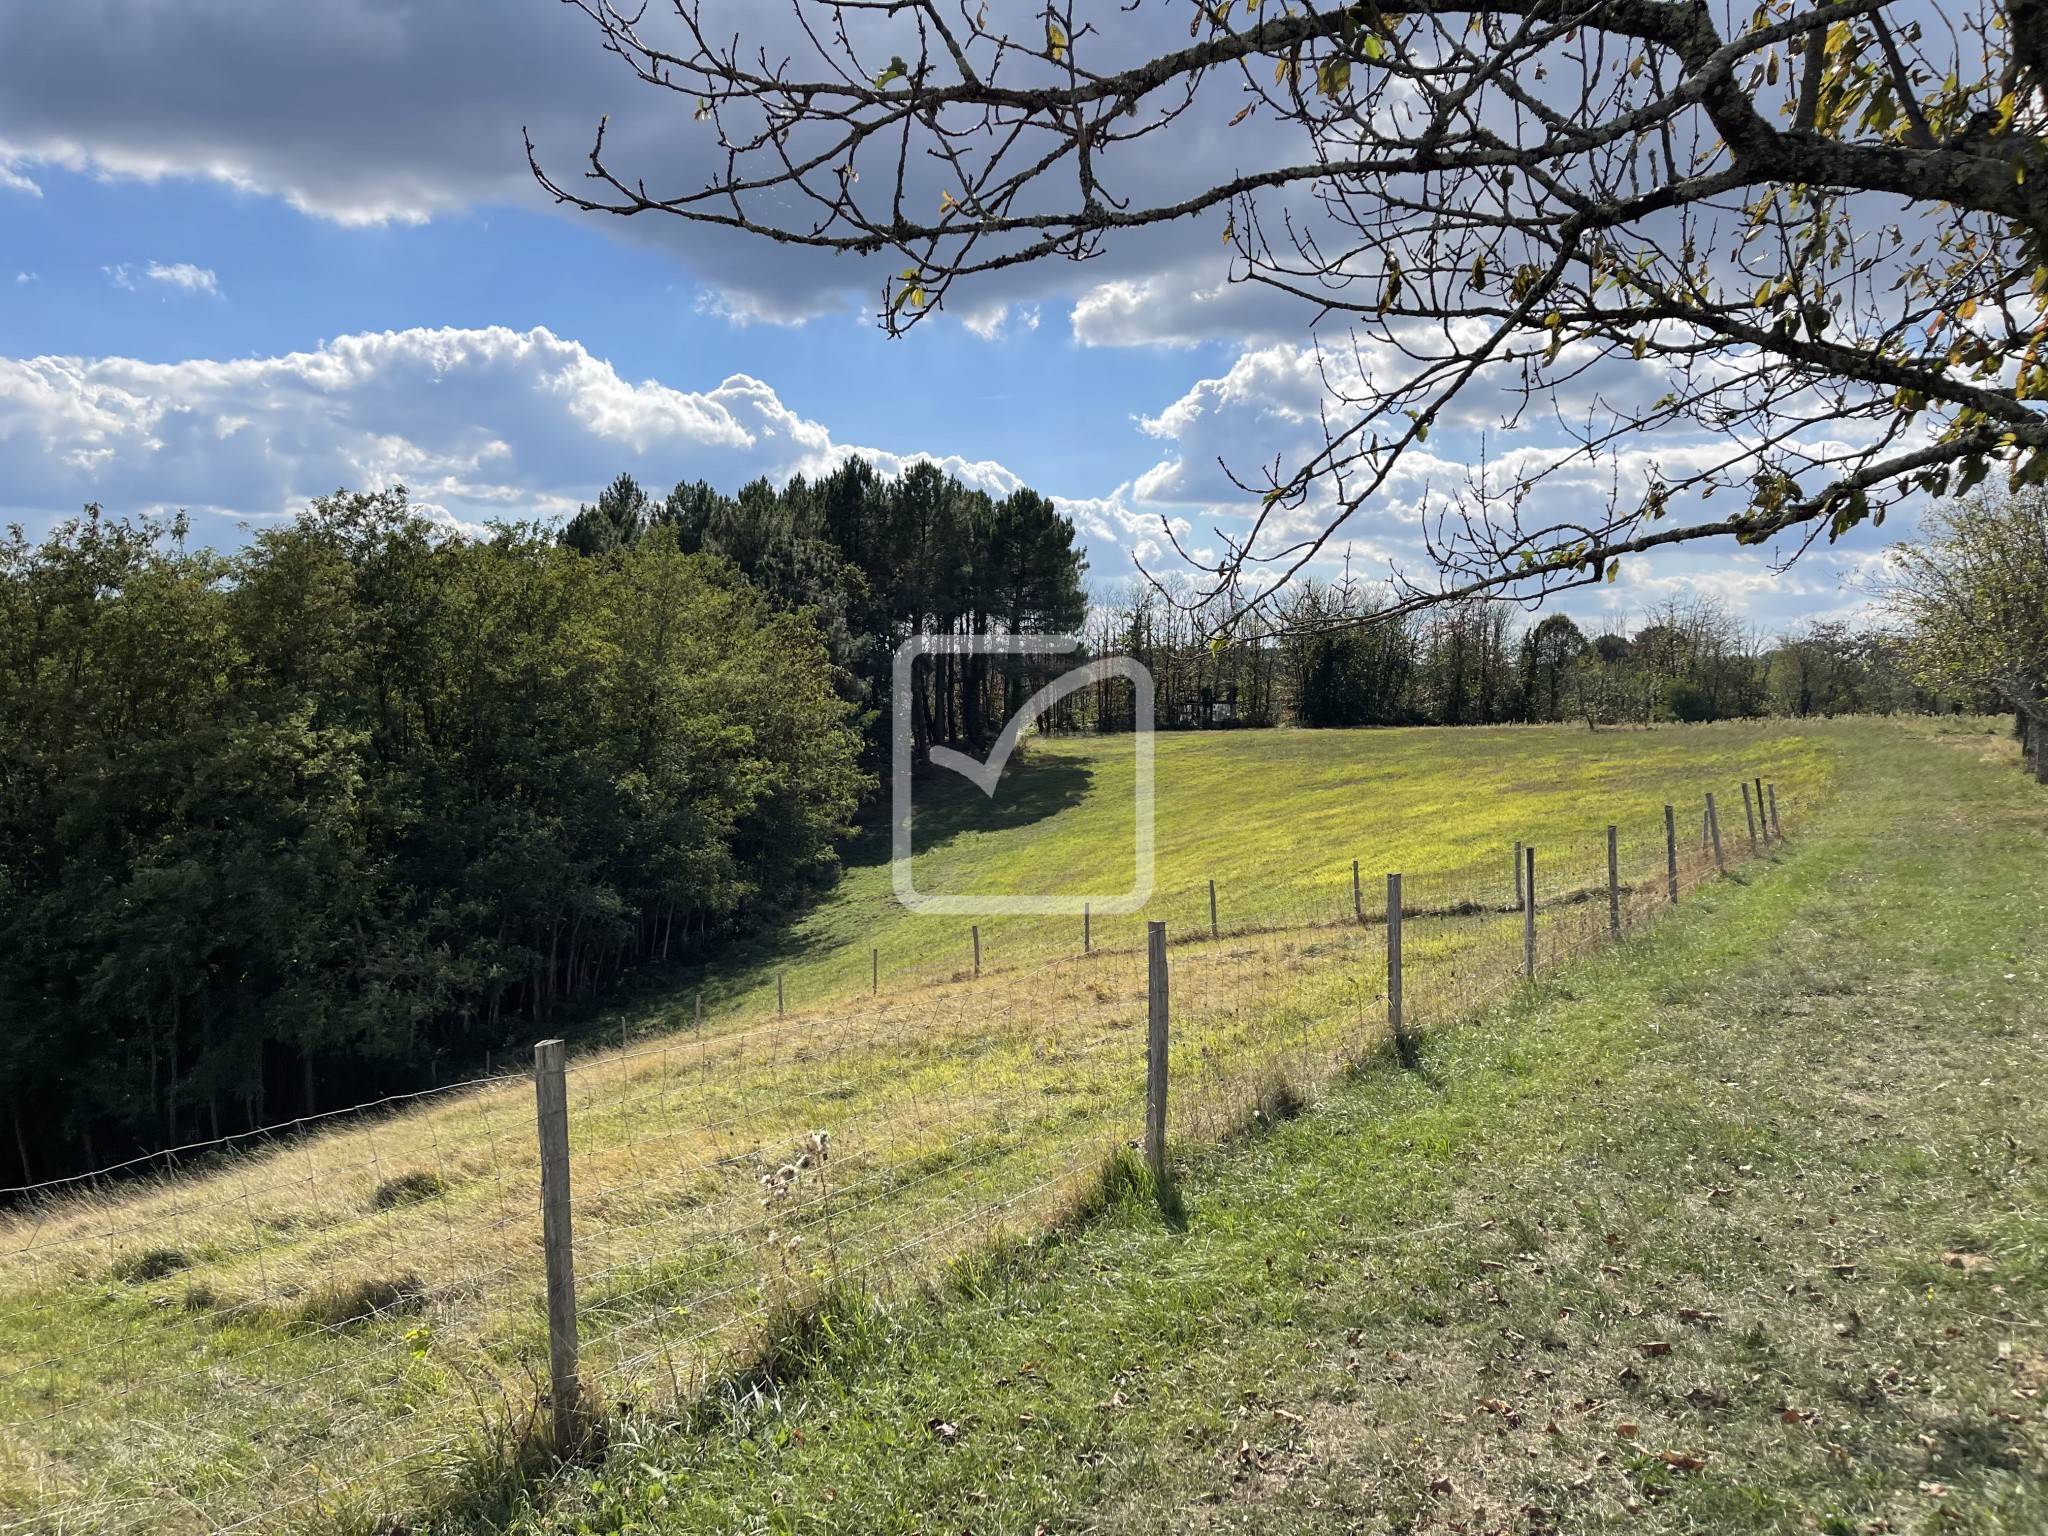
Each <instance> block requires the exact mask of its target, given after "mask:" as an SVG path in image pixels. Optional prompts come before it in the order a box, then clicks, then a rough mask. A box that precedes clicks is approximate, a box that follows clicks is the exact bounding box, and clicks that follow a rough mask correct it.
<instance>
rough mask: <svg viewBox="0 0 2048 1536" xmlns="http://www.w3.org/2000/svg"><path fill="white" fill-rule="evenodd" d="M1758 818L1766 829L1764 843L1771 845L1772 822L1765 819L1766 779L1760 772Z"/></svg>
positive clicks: (1757, 798) (1758, 777)
mask: <svg viewBox="0 0 2048 1536" xmlns="http://www.w3.org/2000/svg"><path fill="white" fill-rule="evenodd" d="M1756 819H1757V822H1758V824H1759V825H1760V826H1762V828H1763V831H1764V845H1765V846H1766V847H1769V846H1770V841H1771V824H1770V823H1769V822H1768V821H1766V820H1764V780H1763V775H1762V774H1758V775H1757V779H1756Z"/></svg>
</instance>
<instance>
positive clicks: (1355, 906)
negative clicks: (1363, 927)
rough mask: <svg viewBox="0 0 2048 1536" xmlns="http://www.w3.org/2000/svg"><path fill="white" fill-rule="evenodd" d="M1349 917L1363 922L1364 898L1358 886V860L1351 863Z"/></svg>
mask: <svg viewBox="0 0 2048 1536" xmlns="http://www.w3.org/2000/svg"><path fill="white" fill-rule="evenodd" d="M1351 915H1352V916H1353V917H1355V918H1357V919H1358V921H1360V922H1361V923H1362V922H1364V921H1365V896H1364V893H1363V892H1362V891H1360V889H1359V886H1358V860H1356V859H1353V860H1352V861H1351Z"/></svg>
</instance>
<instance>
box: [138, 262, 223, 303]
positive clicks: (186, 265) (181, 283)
mask: <svg viewBox="0 0 2048 1536" xmlns="http://www.w3.org/2000/svg"><path fill="white" fill-rule="evenodd" d="M143 276H145V277H147V278H149V279H151V280H152V281H154V282H159V283H165V284H168V285H169V286H170V287H173V288H182V289H183V290H184V291H185V292H187V293H210V294H214V295H216V296H218V295H219V293H220V283H219V281H218V280H217V279H216V278H215V277H214V275H213V269H212V268H211V267H195V266H193V265H192V263H191V262H189V261H179V262H173V263H172V264H171V265H169V266H165V265H164V264H163V263H162V262H160V261H152V262H151V263H150V264H149V266H148V267H147V268H146V269H145V270H144V272H143Z"/></svg>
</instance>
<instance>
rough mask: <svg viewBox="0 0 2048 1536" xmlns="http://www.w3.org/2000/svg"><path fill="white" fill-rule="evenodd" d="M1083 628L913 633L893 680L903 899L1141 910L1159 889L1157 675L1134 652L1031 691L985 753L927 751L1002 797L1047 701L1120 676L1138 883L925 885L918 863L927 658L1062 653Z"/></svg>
mask: <svg viewBox="0 0 2048 1536" xmlns="http://www.w3.org/2000/svg"><path fill="white" fill-rule="evenodd" d="M1080 644H1081V640H1080V637H1079V636H1075V635H913V636H911V637H910V638H909V639H908V640H906V641H904V642H903V644H902V645H900V646H898V647H897V650H896V657H895V663H894V667H893V682H892V686H891V690H890V691H891V702H890V714H891V717H892V720H891V727H892V728H891V733H890V734H891V745H892V749H893V750H892V751H891V753H890V759H891V764H890V778H891V780H892V781H893V787H892V793H891V801H892V814H891V816H890V826H889V866H890V883H891V884H892V885H893V887H894V888H895V893H896V899H897V900H898V901H899V902H901V903H902V904H903V906H904V907H905V909H907V910H908V911H911V912H917V913H922V914H925V915H927V916H939V915H952V916H969V915H982V916H992V915H996V914H1003V913H1008V914H1012V915H1022V914H1033V915H1040V916H1049V915H1052V914H1055V913H1060V914H1065V915H1068V916H1072V917H1080V916H1081V915H1082V914H1083V913H1085V912H1088V911H1090V910H1092V911H1093V912H1094V913H1095V914H1096V915H1097V916H1098V917H1102V916H1109V915H1111V914H1114V913H1120V912H1135V911H1137V910H1138V909H1139V908H1140V907H1142V906H1144V904H1145V903H1146V901H1147V900H1149V899H1150V897H1151V895H1152V862H1153V849H1154V837H1153V828H1152V807H1153V781H1152V758H1153V752H1152V727H1153V718H1152V701H1153V687H1152V674H1151V673H1150V672H1148V671H1146V670H1145V667H1144V665H1143V663H1141V662H1139V661H1138V660H1137V659H1136V658H1135V657H1130V656H1102V657H1097V658H1096V659H1095V660H1093V661H1090V662H1088V663H1086V664H1085V665H1083V666H1079V667H1076V668H1074V669H1073V670H1072V671H1071V672H1067V673H1064V674H1063V675H1061V676H1060V677H1058V678H1055V679H1054V680H1053V681H1052V682H1050V683H1048V684H1046V685H1045V686H1044V687H1043V688H1040V689H1039V690H1038V691H1037V692H1035V693H1033V694H1032V695H1031V697H1030V698H1029V699H1027V700H1025V702H1024V706H1023V708H1021V709H1019V710H1018V711H1017V712H1016V714H1014V715H1012V716H1011V717H1010V719H1009V721H1008V722H1007V723H1006V724H1005V725H1004V726H1003V729H1002V733H1001V734H1000V735H999V736H997V737H996V739H995V741H994V742H993V743H992V744H991V745H990V747H989V750H988V755H987V756H986V757H985V758H984V757H977V756H975V755H974V754H973V753H971V752H960V751H956V750H955V749H954V748H952V747H943V746H931V747H927V748H926V749H925V757H926V760H927V761H928V762H930V763H931V765H932V766H933V767H935V768H944V769H946V770H948V771H949V772H952V773H957V774H959V775H960V776H961V777H963V778H965V779H968V780H969V781H971V782H972V783H973V784H975V785H976V786H977V787H978V788H979V789H980V790H981V792H982V793H983V794H984V795H987V796H988V797H989V798H990V799H994V798H995V793H996V790H997V788H998V787H999V786H1000V785H1001V783H1002V777H1003V770H1004V769H1005V768H1006V767H1008V766H1009V763H1010V759H1011V758H1012V757H1013V756H1015V754H1016V751H1017V742H1018V738H1020V737H1021V736H1022V735H1023V734H1024V732H1025V730H1026V729H1027V728H1028V727H1029V726H1030V725H1031V724H1032V723H1033V722H1034V721H1036V720H1039V719H1041V718H1042V717H1043V716H1044V715H1045V713H1046V711H1047V710H1049V709H1051V708H1052V707H1053V706H1054V705H1055V704H1057V703H1059V701H1060V700H1061V699H1063V698H1065V697H1066V696H1067V695H1068V694H1070V693H1076V692H1078V691H1080V690H1081V689H1083V688H1087V687H1089V686H1091V685H1093V684H1098V683H1105V682H1108V681H1110V680H1112V679H1119V680H1121V681H1123V682H1125V683H1128V684H1129V685H1130V689H1131V692H1130V700H1131V717H1130V718H1131V736H1130V739H1131V743H1132V749H1133V751H1132V767H1131V790H1132V805H1131V818H1132V819H1131V823H1130V825H1131V832H1132V848H1131V858H1132V871H1131V884H1130V885H1129V886H1128V887H1127V888H1126V889H1124V890H1122V891H1113V890H1112V891H1086V890H1083V891H1074V892H1070V893H1068V894H1064V895H1048V894H1044V893H1042V892H1040V891H1015V892H1007V893H1006V892H1001V891H988V892H982V891H975V892H972V893H971V894H970V893H968V892H959V893H954V892H939V891H920V890H919V889H918V888H917V882H916V880H915V879H914V878H913V875H912V868H911V863H912V861H911V854H912V837H911V815H912V810H911V798H912V796H911V788H912V780H913V779H914V777H915V775H914V774H913V772H912V769H913V767H914V766H915V760H916V756H917V750H916V748H917V735H918V732H917V729H916V722H917V719H918V712H919V710H920V709H921V708H922V707H923V706H922V705H921V703H920V694H919V691H918V689H917V687H916V678H915V674H916V669H917V664H918V662H919V661H920V660H923V659H925V658H927V657H933V656H1060V655H1070V654H1072V653H1073V652H1074V651H1075V650H1077V649H1079V647H1080Z"/></svg>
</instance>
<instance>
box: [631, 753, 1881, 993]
mask: <svg viewBox="0 0 2048 1536" xmlns="http://www.w3.org/2000/svg"><path fill="white" fill-rule="evenodd" d="M1840 740H1841V733H1840V732H1839V731H1838V730H1835V729H1832V728H1830V727H1828V726H1825V725H1817V726H1815V727H1813V728H1811V729H1801V728H1799V727H1797V726H1793V725H1790V724H1788V723H1787V722H1783V721H1769V722H1760V723H1756V724H1748V723H1742V722H1727V723H1723V724H1719V725H1712V726H1675V727H1665V728H1661V729H1658V730H1654V731H1604V732H1599V733H1591V732H1587V731H1585V730H1582V729H1578V728H1575V727H1571V726H1543V727H1526V726H1502V727H1489V728H1469V727H1466V728H1459V729H1455V730H1445V729H1426V730H1386V731H1244V732H1214V733H1180V734H1169V735H1163V736H1161V737H1159V738H1158V748H1157V758H1156V766H1155V773H1156V780H1157V791H1156V792H1157V814H1156V822H1157V827H1158V847H1157V881H1156V886H1155V890H1154V895H1153V898H1152V900H1151V901H1150V902H1149V903H1148V904H1147V907H1146V910H1145V911H1144V912H1142V913H1139V914H1136V915H1133V916H1129V917H1122V918H1103V917H1098V918H1097V919H1096V925H1095V937H1096V941H1097V942H1098V943H1108V944H1113V945H1135V944H1137V943H1139V942H1141V940H1142V933H1143V930H1142V927H1141V924H1142V923H1144V922H1145V921H1147V920H1155V921H1156V920H1163V921H1165V922H1166V923H1168V925H1169V927H1170V928H1171V929H1172V931H1175V932H1185V931H1187V930H1188V929H1189V928H1191V927H1206V926H1207V923H1208V911H1207V882H1209V881H1210V880H1214V881H1216V882H1217V886H1218V891H1219V902H1220V905H1221V909H1222V917H1223V921H1224V923H1225V925H1226V926H1228V925H1229V922H1230V919H1231V916H1232V914H1233V912H1236V913H1245V912H1256V913H1259V914H1269V913H1270V914H1275V915H1284V916H1287V917H1289V918H1292V919H1294V920H1307V919H1314V920H1322V919H1327V918H1336V917H1340V916H1342V915H1343V914H1344V913H1345V912H1347V911H1348V910H1349V909H1350V903H1351V861H1352V860H1353V859H1357V860H1359V861H1360V862H1361V864H1362V865H1363V870H1364V874H1365V877H1366V879H1367V880H1368V881H1371V880H1372V878H1373V877H1374V876H1375V875H1379V874H1384V873H1385V872H1386V871H1388V870H1407V871H1411V872H1412V871H1423V870H1427V871H1430V872H1432V873H1433V874H1434V875H1437V876H1439V877H1441V878H1443V879H1444V880H1446V881H1447V882H1450V883H1454V884H1470V883H1471V882H1473V881H1476V880H1480V879H1484V880H1485V881H1487V882H1489V883H1490V886H1491V888H1493V889H1496V890H1500V889H1505V890H1506V891H1507V893H1508V894H1510V895H1511V894H1512V878H1513V864H1512V861H1511V852H1510V850H1511V848H1512V845H1513V844H1514V843H1515V842H1516V841H1517V840H1518V839H1539V838H1540V839H1542V840H1543V841H1544V842H1545V843H1546V844H1553V843H1554V844H1563V843H1566V842H1571V843H1575V844H1578V845H1582V846H1584V847H1586V848H1591V846H1592V845H1593V843H1594V842H1595V841H1596V840H1597V839H1598V838H1599V837H1600V836H1601V835H1602V829H1603V828H1604V827H1605V826H1606V825H1607V823H1608V822H1610V821H1613V822H1617V823H1619V824H1620V826H1621V827H1622V830H1623V834H1624V836H1625V837H1626V838H1629V839H1632V840H1635V841H1636V842H1638V843H1640V844H1641V845H1642V846H1644V847H1645V848H1648V847H1649V845H1651V844H1655V845H1656V846H1657V847H1658V848H1661V846H1662V839H1663V806H1664V804H1665V803H1666V802H1667V801H1672V802H1675V803H1676V804H1677V805H1678V806H1679V808H1680V821H1679V825H1680V828H1681V831H1682V832H1683V831H1685V830H1686V829H1687V828H1688V827H1690V829H1691V830H1692V831H1694V832H1696V831H1697V827H1698V816H1699V808H1700V804H1701V797H1702V796H1703V795H1704V794H1705V793H1706V792H1707V791H1709V790H1712V791H1715V792H1717V793H1718V794H1719V795H1720V796H1721V797H1722V800H1723V804H1722V821H1723V824H1724V826H1725V827H1727V828H1728V829H1729V832H1730V834H1731V835H1735V833H1736V829H1738V828H1739V827H1740V825H1741V822H1742V813H1741V803H1740V790H1739V788H1738V781H1739V778H1740V777H1741V776H1742V775H1744V774H1748V775H1751V776H1755V775H1761V776H1763V777H1764V778H1766V779H1770V780H1774V781H1775V782H1776V783H1777V785H1778V787H1779V793H1780V795H1782V796H1785V797H1787V798H1788V799H1789V800H1790V801H1792V802H1793V803H1794V804H1798V805H1802V806H1810V805H1811V804H1813V802H1814V801H1815V800H1816V799H1817V798H1818V797H1819V796H1820V795H1821V794H1822V793H1824V792H1825V790H1826V787H1827V785H1828V783H1829V781H1830V777H1831V775H1832V772H1833V768H1834V762H1835V754H1836V752H1837V751H1838V750H1839V742H1840ZM1015 761H1016V762H1017V763H1021V768H1020V767H1019V766H1013V767H1012V768H1011V770H1010V772H1009V774H1007V775H1006V776H1005V779H1004V783H1003V787H1002V790H1001V792H1000V793H999V795H998V796H997V798H996V799H995V800H994V801H992V802H991V801H988V800H985V799H984V798H983V797H982V795H981V794H980V792H979V791H978V790H976V789H974V788H973V787H971V786H970V785H969V784H968V783H967V781H966V780H964V779H962V778H960V777H959V776H958V775H955V774H950V773H942V774H937V775H935V776H934V777H933V778H932V779H931V780H930V781H929V782H921V783H920V784H919V786H918V789H917V792H916V801H915V803H916V805H917V806H918V808H919V811H918V817H917V822H916V825H917V829H918V841H917V847H918V858H917V860H916V865H917V879H918V885H919V888H920V889H921V890H926V891H948V892H963V893H964V892H987V891H1004V892H1011V891H1025V892H1063V893H1073V892H1076V891H1090V890H1093V891H1122V890H1124V889H1126V888H1127V887H1128V886H1129V885H1130V883H1131V847H1132V833H1131V823H1130V816H1131V803H1132V779H1133V756H1132V750H1131V746H1130V743H1129V741H1128V739H1122V738H1112V739H1109V740H1107V741H1092V740H1080V741H1075V740H1062V739H1051V740H1033V741H1028V742H1026V743H1025V747H1024V751H1023V753H1022V755H1021V758H1020V759H1018V760H1015ZM1659 856H1661V855H1659ZM1371 889H1372V888H1371V886H1370V885H1368V887H1367V899H1368V901H1370V899H1371ZM971 921H973V920H972V919H967V918H928V917H922V918H921V917H915V916H911V915H907V914H905V913H904V912H903V910H902V909H901V908H900V907H899V906H897V904H896V901H895V897H894V894H893V891H892V888H891V884H890V874H889V866H888V845H887V838H886V832H884V833H883V834H882V835H875V834H870V835H868V836H865V837H863V838H862V839H861V840H860V841H859V842H858V843H856V845H855V846H854V847H853V849H852V850H851V851H850V852H849V855H848V858H847V869H846V875H845V878H844V879H843V880H842V881H841V883H840V885H839V887H838V889H837V890H835V892H834V893H833V896H832V898H831V899H830V900H829V901H828V902H826V903H824V904H823V905H822V906H820V907H819V908H818V909H816V910H815V911H813V912H812V913H810V914H809V915H807V916H806V917H805V918H803V919H802V920H800V921H799V922H798V923H796V924H795V925H794V926H793V927H792V928H791V929H790V930H789V931H788V932H787V933H786V934H783V935H781V936H780V937H779V938H778V939H777V940H776V941H775V942H773V943H771V944H767V945H763V946H761V947H760V949H759V950H758V951H757V952H756V953H755V954H754V955H752V956H751V957H749V958H748V959H747V960H746V961H744V962H743V963H740V964H736V965H735V964H726V965H722V966H720V967H719V968H718V969H717V970H716V972H715V973H708V974H706V975H705V976H703V977H702V978H696V977H687V978H685V979H684V981H683V982H682V983H681V984H680V985H679V986H678V987H677V989H676V991H675V992H674V994H672V996H671V997H670V998H668V999H665V1000H662V1001H659V1002H656V1003H654V1004H652V1005H650V1006H649V1007H647V1008H646V1009H644V1010H639V1011H636V1014H635V1017H634V1019H633V1021H632V1027H633V1029H634V1031H635V1033H639V1032H641V1031H651V1030H658V1029H660V1028H663V1027H667V1026H670V1025H672V1024H674V1023H675V1022H677V1021H679V1020H680V1019H681V1018H682V1017H683V1016H684V1013H685V1009H686V1006H687V1005H688V1003H689V1000H690V999H691V997H692V994H693V993H694V992H695V990H696V989H697V987H698V985H699V984H700V980H701V984H702V986H703V989H704V992H705V999H706V1008H707V1010H710V1011H712V1012H713V1014H714V1015H715V1016H725V1015H728V1014H738V1015H740V1016H752V1017H758V1016H759V1015H760V1013H761V1012H763V1011H764V1010H765V1011H773V1008H774V1005H775V976H776V973H777V972H778V971H782V972H785V973H786V985H787V993H788V996H789V998H790V999H791V1001H792V1003H793V1004H794V1003H796V1002H799V1001H801V1002H803V1003H806V1004H808V1003H814V1002H823V1001H826V1000H829V999H832V998H835V997H844V996H848V995H855V994H858V993H860V992H863V991H865V990H866V989H867V987H868V983H869V971H870V959H869V952H870V950H871V949H878V950H879V951H880V963H881V969H882V977H883V981H884V985H885V986H887V985H888V984H889V983H890V982H891V980H892V978H893V979H894V980H895V981H896V983H897V984H899V985H900V984H902V983H903V982H904V981H906V980H908V979H911V978H925V977H931V976H935V975H947V974H952V973H954V972H956V971H958V970H960V969H961V968H963V967H964V966H966V965H967V964H968V960H969V955H970V950H969V948H968V936H967V927H968V924H969V922H971ZM980 926H981V930H982V943H983V950H984V954H985V955H986V956H987V957H988V959H989V961H990V963H992V964H993V963H1021V962H1026V961H1030V960H1035V959H1042V958H1045V957H1047V956H1051V955H1057V954H1066V953H1070V952H1071V951H1072V950H1073V949H1074V948H1075V947H1076V946H1077V945H1078V943H1079V942H1080V924H1079V922H1078V921H1077V920H1075V919H1072V918H1064V917H1061V918H983V919H980ZM614 1027H615V1026H614Z"/></svg>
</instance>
